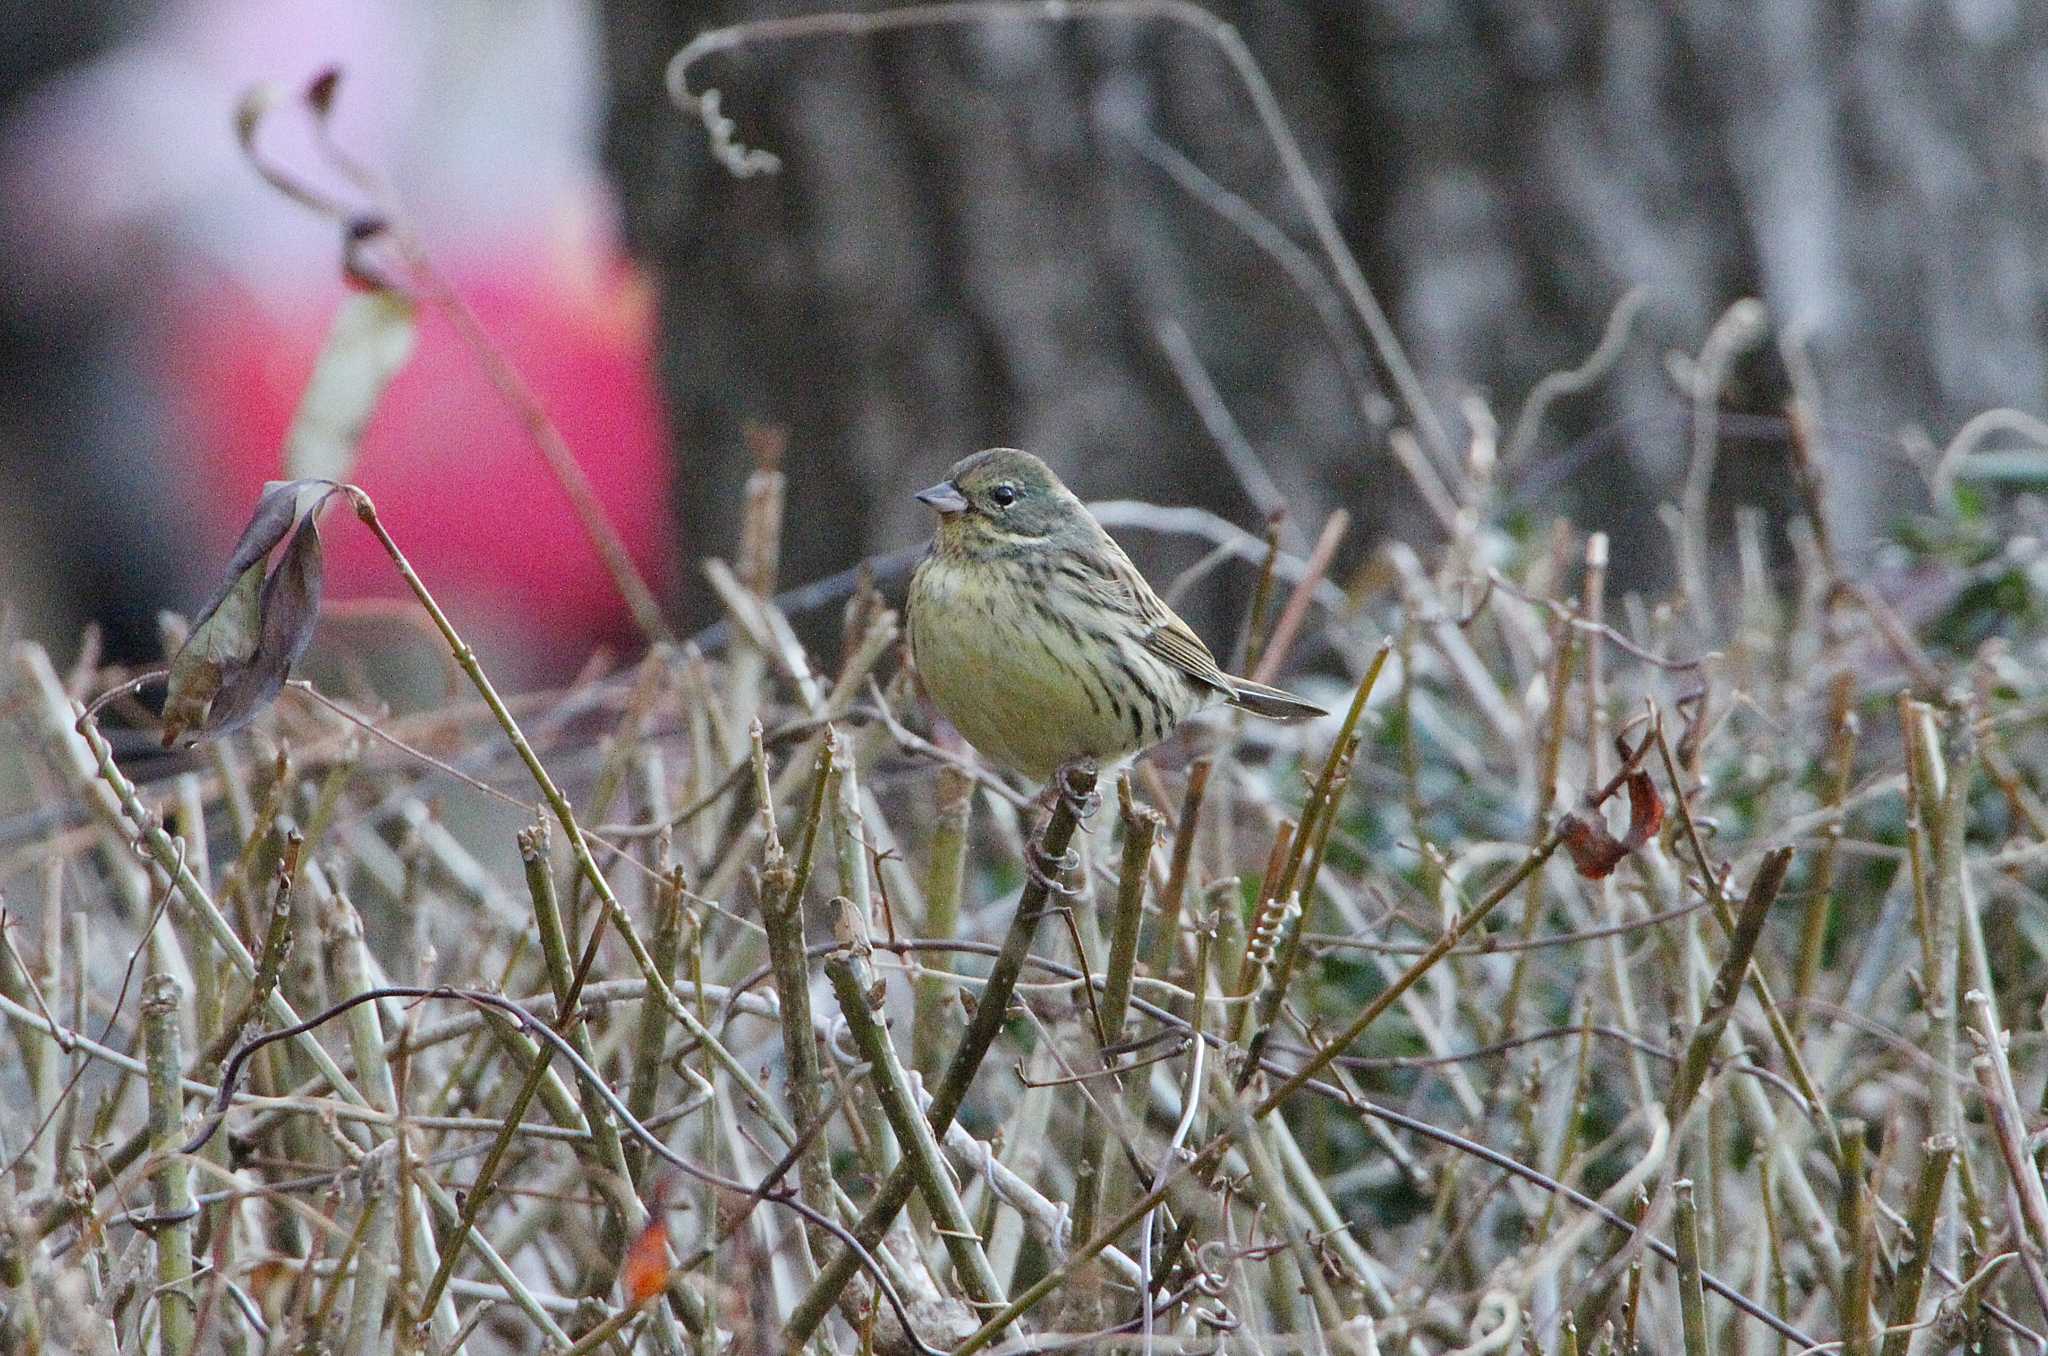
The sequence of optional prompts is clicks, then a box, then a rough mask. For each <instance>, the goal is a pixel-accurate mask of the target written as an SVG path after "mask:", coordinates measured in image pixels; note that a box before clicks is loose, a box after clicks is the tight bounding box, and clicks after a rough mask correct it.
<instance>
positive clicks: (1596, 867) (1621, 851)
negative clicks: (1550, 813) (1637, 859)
mask: <svg viewBox="0 0 2048 1356" xmlns="http://www.w3.org/2000/svg"><path fill="white" fill-rule="evenodd" d="M1561 827H1562V830H1563V833H1564V850H1565V851H1566V852H1567V853H1569V854H1570V855H1571V859H1572V865H1573V866H1575V867H1577V868H1578V869H1579V874H1580V875H1582V876H1584V877H1585V878H1586V879H1587V880H1604V879H1606V878H1607V877H1608V876H1610V875H1612V874H1613V873H1614V868H1615V867H1617V866H1619V865H1621V859H1622V858H1623V857H1626V856H1628V849H1627V848H1626V847H1624V846H1622V843H1621V840H1620V839H1618V838H1616V837H1615V836H1614V835H1613V834H1611V833H1609V832H1608V831H1607V826H1606V825H1605V824H1602V823H1601V822H1600V821H1599V820H1598V819H1596V818H1594V817H1592V816H1590V815H1566V816H1565V819H1564V824H1563V825H1562V826H1561Z"/></svg>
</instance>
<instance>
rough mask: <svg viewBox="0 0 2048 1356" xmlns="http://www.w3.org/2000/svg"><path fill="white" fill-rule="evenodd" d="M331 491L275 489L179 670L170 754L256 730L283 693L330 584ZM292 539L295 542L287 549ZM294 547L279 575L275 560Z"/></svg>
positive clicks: (168, 732) (182, 654) (198, 622)
mask: <svg viewBox="0 0 2048 1356" xmlns="http://www.w3.org/2000/svg"><path fill="white" fill-rule="evenodd" d="M335 491H336V486H335V485H334V483H333V482H332V481H326V480H286V481H273V482H272V483H271V484H269V485H266V486H265V487H264V489H263V496H262V498H260V499H258V500H257V501H256V510H255V512H254V513H252V514H250V516H249V525H248V526H247V527H245V528H243V529H242V538H241V540H240V541H239V542H237V543H236V544H235V550H234V554H233V555H232V556H231V557H230V558H229V560H228V568H227V573H226V577H225V579H224V580H223V581H222V583H221V586H220V588H219V589H218V590H217V591H216V592H215V594H214V596H213V597H212V598H211V599H209V600H208V601H207V604H206V606H205V607H203V608H202V609H200V612H199V615H198V616H197V617H196V618H194V619H193V623H192V630H191V633H190V634H189V635H187V637H186V638H185V643H184V645H183V646H181V647H180V648H179V650H178V653H177V655H176V656H175V657H174V658H173V659H172V660H171V672H170V690H169V692H168V694H167V695H166V696H165V698H164V713H163V721H164V735H163V742H164V747H165V748H170V747H172V746H173V745H175V744H176V743H177V742H178V741H179V740H180V739H182V738H185V737H186V736H187V735H189V736H190V739H191V741H192V742H196V741H197V740H199V739H203V738H209V737H212V736H215V735H222V734H226V733H228V732H229V731H231V730H236V729H240V728H241V727H242V726H244V725H246V724H248V723H249V722H250V721H251V720H253V719H255V717H256V716H257V715H258V714H259V713H260V712H261V711H262V710H263V709H264V708H265V707H266V706H268V705H269V704H270V703H271V702H272V701H273V700H274V699H275V698H276V697H277V694H278V693H279V692H280V691H282V690H283V688H284V680H285V679H286V677H288V676H289V675H290V673H291V667H292V665H293V664H295V663H297V662H298V660H299V658H300V656H302V655H303V654H305V652H306V646H307V645H309V644H311V643H312V639H313V625H314V622H315V621H316V620H317V619H318V617H319V614H320V585H321V581H322V577H323V569H322V561H321V553H320V529H319V526H318V517H319V513H320V508H321V506H322V505H323V504H325V503H326V501H327V498H328V496H330V495H332V494H333V493H335ZM287 534H289V538H290V539H289V541H286V537H287ZM279 542H285V543H286V544H285V547H284V550H283V552H282V553H281V554H280V556H279V558H278V562H277V566H276V568H274V569H272V570H270V571H268V573H267V574H266V572H265V565H266V564H267V562H268V560H269V557H270V553H271V552H272V551H273V550H275V549H276V548H277V545H278V543H279Z"/></svg>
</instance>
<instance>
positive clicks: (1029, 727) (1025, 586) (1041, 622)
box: [908, 554, 1192, 780]
mask: <svg viewBox="0 0 2048 1356" xmlns="http://www.w3.org/2000/svg"><path fill="white" fill-rule="evenodd" d="M1046 607H1047V603H1046V601H1045V593H1044V589H1043V586H1042V585H1041V584H1039V583H1038V582H1037V581H1034V580H1032V579H1030V578H1029V577H1028V576H1027V574H1026V571H1025V568H1024V567H1023V566H1022V565H1021V564H1019V563H1017V562H1014V561H1003V560H996V561H987V560H965V559H959V558H952V557H948V556H946V555H943V554H934V555H932V556H929V557H927V558H926V560H925V561H924V563H923V564H921V565H920V566H919V567H918V569H917V573H916V574H915V575H914V576H913V577H912V580H911V587H910V607H909V617H908V629H909V634H910V649H911V654H912V657H913V658H914V659H915V660H916V661H917V670H918V673H919V674H920V675H921V676H922V677H923V679H924V684H925V689H926V690H927V691H928V692H930V693H931V697H932V700H933V701H934V702H935V703H937V705H938V708H939V710H941V711H943V712H944V713H945V714H946V718H947V719H949V720H951V721H952V722H953V724H954V725H955V726H956V727H957V728H958V729H959V731H960V733H961V735H962V736H963V737H965V738H966V740H967V742H968V743H970V744H972V745H974V747H975V748H977V749H979V750H980V751H981V752H982V753H983V754H985V755H986V756H988V757H989V758H992V759H994V760H995V761H997V762H999V763H1003V764H1005V765H1007V766H1009V767H1012V768H1014V769H1016V770H1017V771H1019V772H1021V773H1023V774H1024V775H1026V776H1027V777H1032V778H1037V779H1040V780H1043V779H1044V778H1047V777H1050V776H1051V775H1052V774H1053V772H1054V771H1055V770H1056V769H1057V768H1058V767H1059V766H1060V765H1061V764H1063V763H1065V762H1068V761H1069V760H1071V759H1075V758H1080V757H1090V758H1094V759H1096V760H1097V761H1099V762H1108V761H1110V760H1112V759H1116V758H1120V757H1122V756H1123V755H1125V754H1127V753H1131V752H1133V751H1135V750H1137V749H1140V748H1143V747H1145V746H1146V745H1148V744H1151V743H1153V742H1155V741H1157V740H1158V739H1160V738H1163V737H1164V736H1165V735H1166V734H1167V733H1168V731H1170V730H1171V728H1172V726H1173V724H1175V723H1177V722H1178V721H1179V720H1180V718H1181V717H1182V716H1184V715H1185V714H1186V713H1187V711H1186V705H1187V701H1186V698H1185V697H1183V699H1182V700H1180V701H1177V702H1175V703H1173V704H1172V705H1173V706H1174V708H1175V709H1173V710H1171V712H1170V718H1169V719H1166V720H1164V721H1162V720H1161V719H1160V718H1159V716H1158V714H1157V712H1156V710H1155V709H1154V708H1153V707H1152V706H1151V705H1150V704H1149V703H1143V702H1140V701H1139V700H1137V699H1136V698H1135V697H1134V696H1132V695H1131V693H1130V689H1131V686H1132V684H1131V682H1130V675H1136V676H1138V677H1140V678H1141V679H1142V680H1143V681H1144V682H1145V683H1147V684H1151V685H1157V686H1160V687H1162V688H1165V689H1167V690H1171V691H1174V692H1176V693H1185V692H1187V684H1186V682H1185V680H1184V679H1182V678H1181V677H1180V676H1179V675H1177V674H1172V673H1169V672H1165V671H1163V670H1164V666H1163V665H1160V664H1159V663H1158V662H1157V661H1156V660H1154V659H1153V658H1152V657H1151V656H1149V655H1147V654H1145V653H1144V652H1143V651H1142V650H1141V649H1139V647H1138V646H1137V645H1136V644H1135V641H1136V639H1137V637H1136V636H1135V634H1133V635H1132V636H1131V637H1129V638H1127V639H1126V638H1098V637H1094V636H1090V637H1085V638H1083V639H1082V640H1081V641H1080V642H1079V643H1077V641H1076V637H1075V636H1074V635H1073V634H1071V633H1069V632H1068V631H1067V630H1066V629H1065V628H1064V627H1062V626H1061V625H1060V624H1059V623H1058V622H1057V621H1056V620H1054V619H1053V618H1052V617H1050V616H1048V615H1047V613H1046ZM1187 695H1188V696H1192V693H1188V694H1187Z"/></svg>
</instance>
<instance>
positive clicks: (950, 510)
mask: <svg viewBox="0 0 2048 1356" xmlns="http://www.w3.org/2000/svg"><path fill="white" fill-rule="evenodd" d="M917 502H918V503H920V504H929V505H931V506H932V507H933V508H935V509H937V510H938V511H939V512H940V514H942V515H943V516H945V517H949V518H950V517H951V516H953V515H954V514H956V513H964V512H966V510H967V496H966V495H964V494H962V493H960V487H959V486H958V485H955V484H954V483H953V482H952V481H950V480H942V481H940V482H939V483H938V484H936V485H934V486H932V487H931V488H930V489H928V490H919V491H918V492H917Z"/></svg>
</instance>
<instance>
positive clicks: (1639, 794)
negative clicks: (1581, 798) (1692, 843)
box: [1560, 745, 1664, 880]
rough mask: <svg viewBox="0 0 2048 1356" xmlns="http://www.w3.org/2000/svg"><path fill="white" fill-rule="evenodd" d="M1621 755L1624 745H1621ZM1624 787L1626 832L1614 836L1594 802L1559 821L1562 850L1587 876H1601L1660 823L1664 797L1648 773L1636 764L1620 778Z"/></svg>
mask: <svg viewBox="0 0 2048 1356" xmlns="http://www.w3.org/2000/svg"><path fill="white" fill-rule="evenodd" d="M1621 751H1622V756H1623V757H1624V758H1626V757H1627V756H1628V748H1627V746H1626V745H1623V746H1622V750H1621ZM1624 785H1626V786H1627V787H1628V833H1627V835H1626V836H1625V837H1621V838H1616V837H1615V836H1614V835H1613V834H1612V833H1610V832H1609V831H1608V829H1607V824H1606V822H1605V821H1604V820H1602V819H1601V818H1600V810H1599V807H1598V806H1595V807H1594V808H1593V809H1592V810H1590V811H1588V812H1587V813H1585V814H1572V815H1566V816H1565V818H1564V822H1563V824H1562V825H1560V830H1561V832H1562V833H1563V835H1564V837H1563V844H1564V850H1565V852H1566V853H1567V854H1569V855H1570V857H1571V859H1572V865H1573V866H1575V867H1577V868H1578V870H1579V874H1580V875H1582V876H1584V877H1585V878H1586V879H1587V880H1604V879H1606V878H1607V877H1608V876H1610V875H1612V874H1613V873H1614V868H1615V867H1617V866H1619V865H1621V862H1622V859H1623V858H1624V857H1626V856H1628V854H1629V853H1631V852H1634V851H1635V850H1636V849H1637V848H1639V847H1641V846H1642V845H1643V844H1645V843H1647V842H1649V841H1650V840H1651V839H1652V838H1655V837H1656V836H1657V832H1658V830H1660V829H1662V828H1663V827H1664V798H1663V797H1662V796H1660V795H1658V794H1657V786H1656V783H1654V782H1652V781H1651V780H1650V774H1649V773H1647V772H1645V771H1644V770H1643V769H1642V768H1641V767H1637V768H1636V769H1635V770H1634V771H1632V772H1630V773H1629V774H1628V777H1627V778H1626V779H1625V781H1624Z"/></svg>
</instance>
